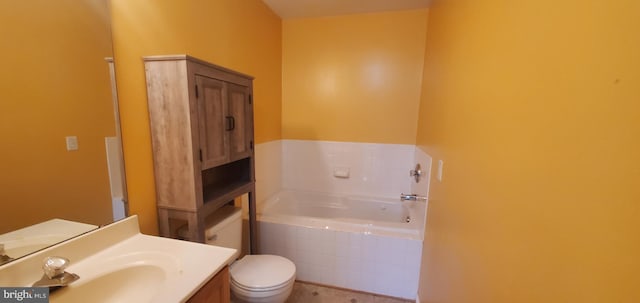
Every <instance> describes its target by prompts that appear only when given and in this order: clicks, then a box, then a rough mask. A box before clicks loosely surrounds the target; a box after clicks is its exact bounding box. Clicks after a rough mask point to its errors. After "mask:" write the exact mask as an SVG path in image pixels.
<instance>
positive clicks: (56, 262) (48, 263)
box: [42, 257, 71, 279]
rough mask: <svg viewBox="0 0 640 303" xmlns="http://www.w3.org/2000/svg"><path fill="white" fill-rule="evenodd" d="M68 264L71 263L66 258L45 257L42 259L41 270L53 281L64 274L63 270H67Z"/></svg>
mask: <svg viewBox="0 0 640 303" xmlns="http://www.w3.org/2000/svg"><path fill="white" fill-rule="evenodd" d="M70 263H71V261H69V259H67V258H63V257H46V258H44V262H43V264H42V269H43V270H44V274H45V275H46V276H47V277H49V279H53V278H55V277H57V276H59V275H62V274H64V270H65V268H67V266H69V264H70Z"/></svg>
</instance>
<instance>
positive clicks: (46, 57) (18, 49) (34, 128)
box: [0, 0, 115, 233]
mask: <svg viewBox="0 0 640 303" xmlns="http://www.w3.org/2000/svg"><path fill="white" fill-rule="evenodd" d="M0 37H2V38H1V39H2V46H1V47H0V57H1V58H2V64H1V68H0V69H1V72H0V100H1V102H2V109H1V110H0V138H2V140H3V142H2V148H1V149H0V172H1V174H0V188H1V189H0V201H2V202H1V204H2V208H1V211H0V212H1V213H2V215H1V216H0V233H4V232H6V231H9V230H13V229H16V228H20V227H24V226H27V225H31V224H34V223H37V222H40V221H44V220H49V219H52V218H63V219H69V220H75V221H80V222H86V223H91V224H105V223H108V222H110V221H111V220H112V215H111V196H110V192H109V179H108V173H107V162H106V154H105V153H106V152H105V143H104V138H105V137H106V136H114V135H115V126H114V116H113V105H112V101H111V88H110V82H109V69H108V65H107V63H106V62H105V60H104V58H105V57H108V56H111V55H112V53H111V32H110V27H109V16H108V7H107V2H106V1H100V0H86V1H77V0H60V1H49V0H30V1H2V2H0ZM71 135H74V136H77V137H78V141H79V142H78V143H79V150H78V151H74V152H67V151H66V147H65V136H71Z"/></svg>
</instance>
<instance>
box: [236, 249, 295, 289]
mask: <svg viewBox="0 0 640 303" xmlns="http://www.w3.org/2000/svg"><path fill="white" fill-rule="evenodd" d="M229 273H230V276H231V283H232V284H233V285H234V286H235V287H237V288H239V289H242V290H245V291H250V292H267V291H273V290H276V289H280V288H284V287H286V286H288V285H289V284H292V280H293V279H295V274H296V266H295V264H293V262H291V261H290V260H288V259H286V258H283V257H280V256H275V255H246V256H244V257H243V258H242V259H240V260H238V261H236V262H234V263H233V264H231V267H230V269H229Z"/></svg>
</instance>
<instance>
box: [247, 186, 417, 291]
mask: <svg viewBox="0 0 640 303" xmlns="http://www.w3.org/2000/svg"><path fill="white" fill-rule="evenodd" d="M425 206H426V204H425V203H424V202H400V201H399V199H398V198H396V199H380V198H373V199H363V198H362V197H353V196H349V197H346V196H339V195H335V194H324V195H323V194H319V193H317V192H316V193H314V192H301V191H294V192H292V191H282V192H280V193H278V194H277V195H275V196H274V197H272V198H270V199H269V200H268V201H266V202H265V205H264V211H263V213H262V214H260V215H259V216H258V221H259V222H258V227H259V241H260V242H259V245H260V250H261V253H265V254H277V255H281V256H284V257H286V258H288V259H290V260H292V261H293V262H294V263H295V264H296V267H297V279H298V280H301V281H308V282H315V283H320V284H325V285H331V286H336V287H342V288H349V289H354V290H360V291H365V292H371V293H376V294H383V295H388V296H394V297H401V298H407V299H415V296H416V292H417V288H418V276H419V271H420V256H421V253H422V237H421V234H422V233H421V229H422V226H423V224H424V222H423V218H424V211H425ZM362 213H369V216H366V217H363V216H362ZM407 214H409V216H410V217H412V218H414V219H412V221H411V222H410V223H406V222H403V221H404V219H405V218H406V215H407ZM372 218H375V220H374V219H372Z"/></svg>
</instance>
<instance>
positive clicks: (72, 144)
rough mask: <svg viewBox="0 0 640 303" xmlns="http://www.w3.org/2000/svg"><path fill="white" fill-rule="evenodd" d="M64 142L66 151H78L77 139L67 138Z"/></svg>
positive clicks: (74, 137) (73, 137)
mask: <svg viewBox="0 0 640 303" xmlns="http://www.w3.org/2000/svg"><path fill="white" fill-rule="evenodd" d="M65 141H66V142H67V151H72V150H78V137H76V136H68V137H65Z"/></svg>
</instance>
